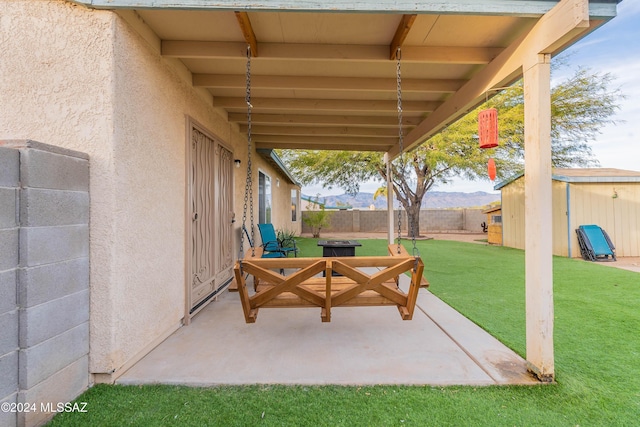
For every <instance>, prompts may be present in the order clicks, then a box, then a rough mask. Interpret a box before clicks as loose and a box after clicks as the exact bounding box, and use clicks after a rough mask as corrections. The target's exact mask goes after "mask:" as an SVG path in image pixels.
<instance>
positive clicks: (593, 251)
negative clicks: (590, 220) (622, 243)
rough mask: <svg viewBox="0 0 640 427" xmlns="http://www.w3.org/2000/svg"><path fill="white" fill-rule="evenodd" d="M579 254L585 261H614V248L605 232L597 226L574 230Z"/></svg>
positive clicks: (584, 226) (581, 227) (585, 226)
mask: <svg viewBox="0 0 640 427" xmlns="http://www.w3.org/2000/svg"><path fill="white" fill-rule="evenodd" d="M576 233H577V235H578V244H579V245H580V254H581V255H582V259H584V260H587V261H615V260H616V253H615V249H616V247H615V246H613V242H612V241H611V239H610V238H609V235H608V234H607V232H606V231H604V230H603V229H602V228H600V227H599V226H597V225H581V226H580V227H578V228H577V229H576Z"/></svg>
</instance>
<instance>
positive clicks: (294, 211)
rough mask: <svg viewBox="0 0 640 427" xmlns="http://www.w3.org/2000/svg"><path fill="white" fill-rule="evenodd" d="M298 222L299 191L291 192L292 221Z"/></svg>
mask: <svg viewBox="0 0 640 427" xmlns="http://www.w3.org/2000/svg"><path fill="white" fill-rule="evenodd" d="M297 220H298V190H296V189H293V190H291V221H293V222H296V221H297Z"/></svg>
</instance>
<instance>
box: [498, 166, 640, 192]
mask: <svg viewBox="0 0 640 427" xmlns="http://www.w3.org/2000/svg"><path fill="white" fill-rule="evenodd" d="M523 176H524V173H519V174H518V175H515V176H513V177H511V178H509V179H507V180H506V181H502V182H500V183H498V184H496V185H495V186H494V187H493V189H494V190H500V189H501V188H502V187H505V186H507V185H509V184H511V183H512V182H513V181H515V180H517V179H518V178H521V177H523ZM551 179H553V180H554V181H562V182H572V183H576V182H581V183H598V182H640V172H639V171H629V170H624V169H613V168H575V169H559V168H558V169H553V174H552V175H551Z"/></svg>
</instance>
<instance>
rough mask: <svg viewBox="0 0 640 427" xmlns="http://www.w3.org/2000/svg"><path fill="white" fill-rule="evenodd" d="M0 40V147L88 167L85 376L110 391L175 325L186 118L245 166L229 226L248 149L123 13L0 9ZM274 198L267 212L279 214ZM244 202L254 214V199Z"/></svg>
mask: <svg viewBox="0 0 640 427" xmlns="http://www.w3.org/2000/svg"><path fill="white" fill-rule="evenodd" d="M0 30H1V34H2V37H0V41H1V43H2V45H1V46H0V47H1V49H0V50H1V51H2V52H3V57H2V61H0V94H1V96H2V97H1V100H2V104H3V108H2V109H0V138H2V139H36V140H40V141H46V142H47V143H49V144H53V145H57V146H61V147H65V148H70V149H74V150H78V151H83V152H86V153H88V154H89V157H90V162H91V165H90V171H91V179H90V181H91V194H92V201H91V212H90V224H91V225H90V234H91V246H90V258H91V282H90V283H91V319H90V324H91V354H90V371H91V372H92V373H95V374H99V375H98V376H97V378H96V379H97V381H110V380H112V379H113V378H114V377H115V376H117V375H119V374H120V373H121V372H122V371H123V370H124V369H126V368H127V367H128V366H129V365H131V364H132V363H133V362H135V361H136V360H137V359H138V358H140V357H142V356H143V355H144V354H145V353H146V352H147V351H149V350H150V349H151V348H152V347H153V346H154V345H156V344H157V343H158V342H160V341H161V340H162V339H163V338H164V337H166V336H167V335H168V334H169V333H171V332H172V331H173V330H175V329H176V328H177V327H179V326H180V322H181V319H182V317H183V315H184V310H185V307H184V305H185V244H186V239H185V221H186V215H185V207H186V198H185V197H186V196H185V195H186V191H185V185H186V178H185V176H186V164H185V162H186V160H185V150H186V148H185V147H186V141H185V140H186V123H187V117H191V118H193V119H195V120H196V121H197V122H199V123H200V124H201V125H203V126H204V127H206V128H207V130H208V131H210V132H211V133H213V134H215V135H216V136H217V137H219V138H220V139H221V140H222V141H224V142H225V143H226V144H227V145H229V146H230V147H231V148H232V150H233V152H234V157H236V158H240V159H243V164H242V166H243V167H242V168H240V169H235V177H234V180H235V208H236V209H235V210H236V215H237V218H238V219H240V218H241V215H242V202H243V193H244V181H245V177H244V173H245V169H244V167H245V166H246V161H245V160H244V159H246V140H245V138H244V137H243V136H242V135H240V134H239V133H238V132H237V128H236V127H235V126H233V125H230V124H229V123H228V122H227V120H226V116H225V115H224V114H223V113H222V112H221V111H219V110H216V109H214V108H213V107H212V106H211V99H210V96H209V95H208V93H206V92H204V91H202V90H195V89H194V88H193V87H192V86H191V84H190V74H189V73H188V72H187V70H186V69H185V68H184V67H182V65H181V63H180V62H178V61H177V60H167V59H164V58H162V57H161V56H160V55H159V53H158V52H159V46H160V41H159V39H157V38H156V37H155V35H154V34H153V33H151V32H150V31H149V30H148V28H147V27H146V26H145V25H144V23H142V22H141V21H140V20H138V19H137V17H136V15H135V14H133V13H132V12H123V13H121V14H116V13H114V12H111V11H94V10H89V9H86V8H84V7H81V6H75V5H72V4H71V3H67V2H64V1H62V0H60V1H25V0H18V1H2V2H0ZM143 36H144V37H143ZM7 52H10V54H6V53H7ZM7 106H8V107H7ZM257 157H258V156H257V155H256V154H255V153H254V158H257ZM262 167H264V168H265V169H267V170H269V171H270V172H271V175H272V176H273V177H276V176H278V174H277V173H276V172H275V171H273V169H272V167H271V166H270V165H268V164H264V165H262ZM254 182H255V183H257V171H255V170H254ZM281 182H283V183H284V182H285V181H284V180H283V179H282V178H281ZM256 188H257V185H256ZM282 192H284V188H283V189H282ZM282 192H278V193H277V194H274V204H276V203H285V204H287V205H288V204H289V201H288V200H289V199H290V195H287V197H286V199H285V200H284V201H283V200H279V197H281V193H282ZM254 197H255V199H254V203H255V205H256V206H257V190H256V191H254ZM256 211H257V210H256ZM256 222H257V221H256ZM236 227H237V228H236V229H238V228H239V227H240V224H239V223H237V225H236Z"/></svg>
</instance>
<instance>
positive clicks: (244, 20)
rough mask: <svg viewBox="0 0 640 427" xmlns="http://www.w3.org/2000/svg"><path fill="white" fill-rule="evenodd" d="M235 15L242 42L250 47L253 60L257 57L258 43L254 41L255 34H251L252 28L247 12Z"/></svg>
mask: <svg viewBox="0 0 640 427" xmlns="http://www.w3.org/2000/svg"><path fill="white" fill-rule="evenodd" d="M235 15H236V19H237V20H238V25H239V26H240V30H241V31H242V34H243V36H244V40H245V41H246V42H247V44H248V45H249V46H251V56H252V57H254V58H255V57H257V56H258V41H257V40H256V35H255V33H254V32H253V27H252V26H251V21H250V20H249V14H248V13H247V12H235Z"/></svg>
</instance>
